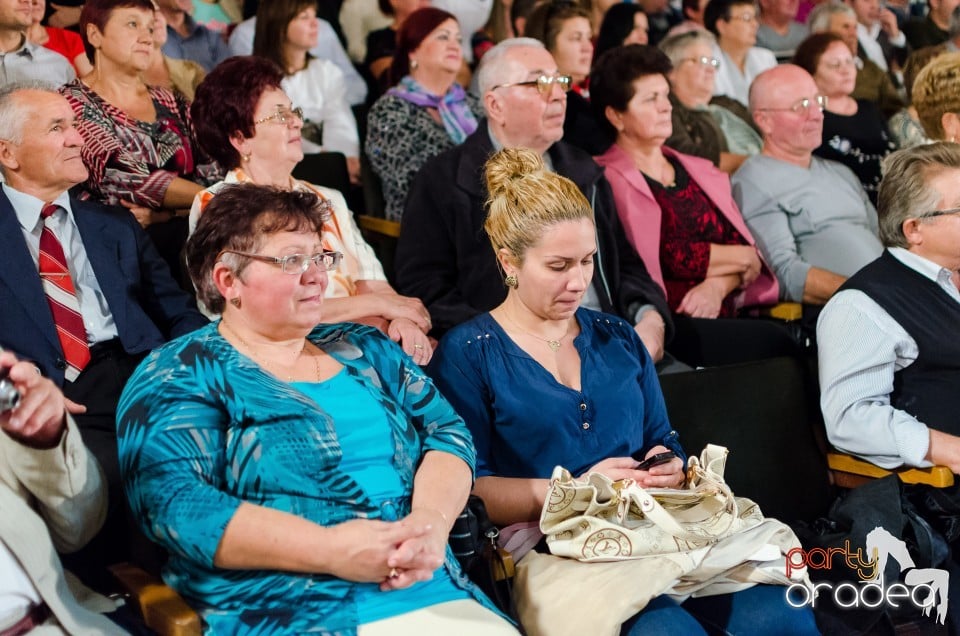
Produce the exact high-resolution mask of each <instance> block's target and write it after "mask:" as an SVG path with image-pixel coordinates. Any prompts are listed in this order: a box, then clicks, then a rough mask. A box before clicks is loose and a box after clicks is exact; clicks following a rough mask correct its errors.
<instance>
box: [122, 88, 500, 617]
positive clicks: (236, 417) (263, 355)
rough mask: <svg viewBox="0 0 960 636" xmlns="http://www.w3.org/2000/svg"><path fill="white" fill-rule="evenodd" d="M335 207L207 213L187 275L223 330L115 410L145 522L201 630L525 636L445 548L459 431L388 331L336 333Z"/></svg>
mask: <svg viewBox="0 0 960 636" xmlns="http://www.w3.org/2000/svg"><path fill="white" fill-rule="evenodd" d="M215 72H216V71H214V73H215ZM328 209H329V203H327V202H325V201H324V200H322V199H320V198H319V197H318V196H317V195H316V194H314V193H312V192H305V191H300V190H286V189H277V188H269V187H263V186H257V185H253V184H237V185H231V186H229V187H227V188H224V190H223V191H222V192H221V193H220V194H218V195H217V196H216V197H215V198H214V199H213V200H212V201H211V202H210V205H209V206H208V208H207V211H206V213H205V214H204V215H203V217H202V218H201V219H200V222H199V224H198V226H197V229H196V232H194V234H193V235H192V236H191V237H190V241H189V243H188V246H187V262H188V263H189V268H190V276H191V279H192V280H193V283H194V285H195V286H196V289H197V293H198V296H199V297H200V299H201V300H202V301H203V302H204V303H205V304H206V305H207V306H208V307H210V308H211V309H213V310H214V311H216V312H218V313H221V319H220V320H218V321H217V322H215V323H212V324H211V325H208V326H207V327H204V328H203V329H200V330H197V331H195V332H193V333H191V334H190V335H189V336H185V337H183V338H179V339H177V340H176V341H175V342H173V343H171V346H167V347H162V348H160V349H157V350H155V351H154V352H153V353H152V354H151V355H150V356H149V357H148V358H147V359H146V360H144V362H143V363H142V364H141V365H140V367H139V368H138V369H137V371H136V372H135V373H134V374H133V376H132V377H131V379H130V381H129V382H128V383H127V386H126V389H125V390H124V393H123V396H122V397H121V400H120V405H119V407H118V409H117V421H118V434H117V436H118V440H119V448H120V458H121V459H120V463H121V467H122V471H123V477H124V480H125V481H126V491H127V495H128V498H129V499H130V502H131V507H132V509H133V511H134V518H135V519H138V520H139V521H140V522H141V524H142V527H143V530H144V532H146V533H147V535H148V536H149V537H150V538H152V539H153V540H154V541H156V542H158V543H160V544H161V545H163V546H164V547H165V548H166V549H167V550H168V552H169V554H170V558H169V560H168V562H167V564H166V566H165V569H164V576H165V579H166V581H167V583H169V584H170V585H171V586H173V587H174V588H176V589H177V590H178V591H179V592H180V593H181V594H183V595H184V596H185V597H186V598H187V599H188V600H189V601H190V602H191V604H192V606H193V607H195V608H196V609H197V610H198V611H199V612H200V613H201V614H202V615H203V620H204V628H205V630H206V633H208V634H268V633H269V634H279V633H283V634H304V633H308V632H309V633H326V634H333V633H340V634H347V633H357V634H360V635H361V636H379V635H383V634H397V633H417V634H423V635H424V636H446V635H447V634H460V635H464V636H468V635H469V636H484V635H487V634H491V635H497V636H505V635H506V634H515V633H516V631H515V630H514V629H513V628H512V627H511V626H510V624H509V623H508V622H507V621H506V620H505V619H503V618H502V617H500V616H498V615H497V614H496V613H495V612H494V611H493V610H492V606H491V604H490V602H489V601H488V600H487V599H486V598H485V597H484V596H483V594H482V593H481V592H479V591H478V590H477V589H476V587H475V586H473V585H472V584H471V583H470V582H469V581H468V580H467V579H466V577H465V576H464V575H463V574H462V572H461V570H460V568H459V567H458V565H457V562H456V559H455V558H454V556H453V553H452V552H451V550H450V548H449V547H448V545H447V540H448V534H449V531H450V528H451V526H452V524H453V521H454V519H455V518H456V517H457V515H458V514H459V513H460V511H461V510H462V509H463V506H464V504H465V502H466V500H467V495H468V494H469V492H470V485H471V483H472V473H473V467H474V462H475V451H474V448H473V444H472V442H471V441H470V435H469V433H468V432H467V429H466V427H465V426H464V424H463V420H461V419H460V417H459V416H457V414H456V413H455V412H454V411H453V409H452V408H451V407H450V405H449V404H448V403H447V402H446V400H444V399H443V397H442V396H441V395H440V393H439V392H438V391H437V390H436V389H435V388H434V386H433V383H432V382H431V381H430V379H429V378H427V377H426V376H425V375H424V374H423V372H422V371H421V370H420V369H419V368H418V366H417V365H416V363H414V362H413V361H412V360H411V359H410V358H409V357H407V356H406V355H404V354H403V352H402V351H400V349H399V348H398V347H397V346H396V345H395V344H393V343H392V342H391V341H390V340H389V339H388V338H386V337H385V336H383V335H382V334H381V333H380V332H378V331H377V330H375V329H372V328H370V327H366V326H363V325H356V324H344V323H333V324H329V322H328V321H329V318H328V317H327V315H326V312H325V311H324V309H325V304H326V303H325V301H324V296H325V288H326V286H327V284H328V282H329V279H328V272H329V271H333V270H335V268H336V267H337V265H338V261H339V260H340V254H339V253H338V252H330V251H327V250H326V249H325V247H324V238H323V234H324V232H325V221H326V218H325V217H326V214H327V210H328ZM321 323H323V324H321ZM317 325H320V326H317Z"/></svg>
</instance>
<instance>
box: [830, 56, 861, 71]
mask: <svg viewBox="0 0 960 636" xmlns="http://www.w3.org/2000/svg"><path fill="white" fill-rule="evenodd" d="M823 65H824V66H826V67H827V68H828V69H830V70H831V71H839V70H840V69H842V68H844V67H846V66H856V65H857V63H856V62H855V61H854V59H853V58H852V57H845V58H842V59H839V60H833V61H830V62H824V63H823Z"/></svg>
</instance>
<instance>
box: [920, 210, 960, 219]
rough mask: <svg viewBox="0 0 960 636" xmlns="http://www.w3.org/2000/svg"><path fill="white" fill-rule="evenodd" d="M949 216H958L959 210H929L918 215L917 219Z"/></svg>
mask: <svg viewBox="0 0 960 636" xmlns="http://www.w3.org/2000/svg"><path fill="white" fill-rule="evenodd" d="M951 214H960V208H947V209H946V210H930V211H929V212H924V213H923V214H918V215H917V216H916V218H918V219H935V218H937V217H938V216H949V215H951Z"/></svg>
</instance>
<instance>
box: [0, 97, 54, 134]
mask: <svg viewBox="0 0 960 636" xmlns="http://www.w3.org/2000/svg"><path fill="white" fill-rule="evenodd" d="M20 91H42V92H44V93H53V94H55V95H56V94H58V93H57V90H56V88H54V87H53V86H52V85H51V84H49V83H47V82H13V83H10V84H6V85H5V86H3V87H0V139H2V140H4V141H9V142H10V143H13V144H16V145H18V146H19V145H20V144H21V143H23V127H24V125H25V124H26V122H27V118H28V116H29V114H30V109H29V107H28V106H29V105H28V104H24V103H23V101H22V100H19V99H16V96H17V93H19V92H20Z"/></svg>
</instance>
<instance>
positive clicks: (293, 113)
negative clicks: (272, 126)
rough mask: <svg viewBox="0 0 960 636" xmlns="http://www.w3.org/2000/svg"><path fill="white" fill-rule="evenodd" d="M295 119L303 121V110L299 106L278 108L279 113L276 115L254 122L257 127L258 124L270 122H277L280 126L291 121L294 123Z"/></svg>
mask: <svg viewBox="0 0 960 636" xmlns="http://www.w3.org/2000/svg"><path fill="white" fill-rule="evenodd" d="M294 117H296V118H297V119H299V120H300V121H303V109H302V108H300V107H299V106H296V107H294V108H283V107H280V108H277V111H276V112H275V113H274V114H272V115H269V116H267V117H263V118H261V119H257V120H254V122H253V125H254V126H256V125H257V124H264V123H266V122H268V121H275V122H277V123H278V124H286V123H288V122H290V121H293V118H294Z"/></svg>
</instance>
